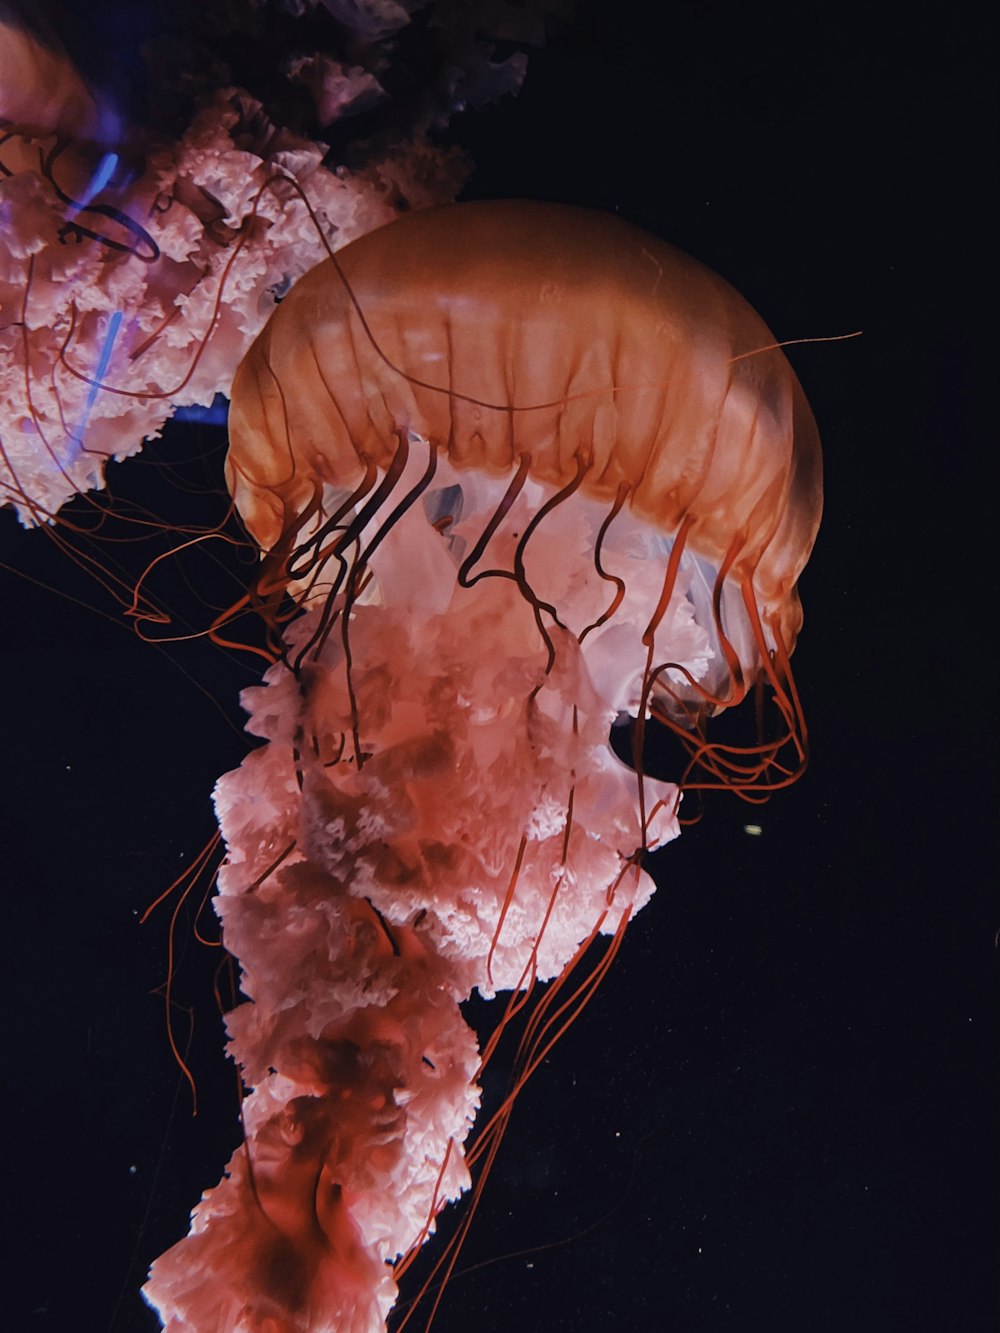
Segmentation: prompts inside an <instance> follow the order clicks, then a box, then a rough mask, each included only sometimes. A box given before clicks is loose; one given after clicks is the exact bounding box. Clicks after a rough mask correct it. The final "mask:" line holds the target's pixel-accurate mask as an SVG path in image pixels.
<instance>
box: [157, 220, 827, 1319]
mask: <svg viewBox="0 0 1000 1333" xmlns="http://www.w3.org/2000/svg"><path fill="white" fill-rule="evenodd" d="M227 479H228V483H229V487H230V490H231V493H232V496H233V499H234V501H235V504H236V506H237V508H238V510H239V513H240V515H241V516H242V520H243V522H244V524H245V525H246V529H247V531H248V532H249V533H250V534H251V535H252V537H253V539H254V540H255V542H256V543H257V546H258V547H259V550H260V563H259V567H258V571H257V574H256V577H255V578H254V581H253V585H252V588H251V591H250V601H251V603H252V604H253V605H254V606H255V607H256V609H257V610H258V611H259V613H260V614H261V615H262V616H263V617H264V619H265V621H266V623H267V625H268V626H269V629H270V631H271V633H272V635H273V640H274V644H275V661H274V664H273V665H272V666H271V667H270V668H269V670H268V671H267V673H266V676H265V678H264V683H263V684H262V685H260V686H258V687H254V688H251V689H249V690H248V691H246V692H245V693H244V696H243V703H244V706H245V708H246V710H247V712H248V714H249V721H248V723H247V726H248V729H249V731H250V732H251V733H253V734H254V735H255V736H257V737H259V738H261V739H262V740H263V742H264V743H263V744H262V745H261V746H260V747H259V748H257V749H255V750H253V751H252V752H251V753H249V754H248V755H247V757H246V759H245V760H244V761H243V763H242V764H241V766H240V767H239V768H238V769H237V770H236V771H235V772H232V773H229V774H228V775H226V776H225V777H223V778H222V779H221V780H220V782H219V783H218V786H217V788H216V792H215V805H216V809H217V813H218V817H219V822H220V827H221V831H222V834H223V837H224V840H225V846H226V856H225V860H224V862H223V865H222V867H221V869H220V873H219V879H218V896H217V898H216V900H215V905H216V911H217V913H218V915H219V917H220V919H221V922H222V928H223V939H224V942H225V945H226V948H227V949H228V950H229V951H230V953H231V954H233V955H234V956H235V958H236V959H237V960H238V962H239V967H240V977H241V980H240V985H241V990H242V994H243V999H242V1001H241V1002H240V1003H239V1004H238V1005H237V1006H236V1008H234V1009H233V1010H232V1011H231V1012H230V1013H229V1014H228V1016H227V1019H226V1022H227V1027H228V1032H229V1051H230V1054H231V1055H232V1056H233V1058H234V1059H235V1060H236V1062H237V1063H238V1065H239V1068H240V1071H241V1076H242V1080H243V1084H244V1086H245V1089H246V1096H245V1100H244V1101H243V1103H242V1110H241V1116H242V1122H243V1129H244V1134H245V1139H244V1142H243V1144H242V1145H241V1146H240V1147H239V1149H238V1150H237V1151H236V1152H235V1153H234V1155H233V1157H232V1159H231V1161H230V1162H229V1164H228V1167H227V1168H226V1172H225V1175H224V1177H223V1178H222V1180H221V1182H220V1183H219V1184H218V1185H217V1186H216V1187H214V1188H213V1189H209V1190H207V1191H206V1193H205V1194H204V1195H203V1197H202V1200H201V1202H200V1203H199V1204H198V1205H197V1207H196V1208H195V1210H194V1212H193V1214H192V1220H191V1229H190V1232H189V1234H188V1236H187V1237H186V1238H185V1239H183V1240H181V1241H179V1242H178V1243H177V1244H176V1245H175V1246H174V1247H173V1248H171V1249H170V1250H168V1251H167V1252H166V1253H165V1254H164V1255H163V1256H161V1257H160V1258H159V1259H158V1260H157V1261H156V1262H155V1263H154V1264H153V1267H152V1270H151V1273H150V1277H149V1281H148V1283H147V1285H146V1287H145V1288H144V1294H145V1296H146V1298H147V1300H148V1301H149V1302H150V1304H151V1305H152V1306H153V1307H154V1308H155V1309H156V1310H157V1311H158V1312H159V1313H160V1316H161V1318H162V1319H163V1322H164V1325H165V1327H166V1329H167V1330H169V1333H180V1331H181V1330H200V1331H201V1333H207V1331H208V1330H222V1329H227V1330H251V1329H252V1330H269V1331H270V1330H274V1331H277V1330H281V1333H292V1330H294V1331H295V1333H334V1331H335V1330H336V1333H379V1331H380V1330H383V1329H384V1328H385V1325H386V1320H387V1318H388V1316H389V1314H390V1311H391V1310H392V1307H393V1305H394V1303H395V1300H396V1297H397V1290H398V1285H397V1284H398V1281H399V1279H400V1277H401V1276H402V1274H403V1273H404V1272H405V1271H406V1269H407V1267H408V1265H409V1263H410V1262H411V1260H412V1258H413V1256H414V1255H415V1254H416V1253H417V1252H418V1251H419V1250H420V1249H421V1247H422V1246H423V1244H424V1243H425V1242H426V1241H427V1240H428V1238H429V1237H430V1236H431V1235H432V1234H433V1233H434V1231H435V1228H436V1219H437V1217H438V1215H439V1214H440V1212H441V1210H442V1209H443V1208H444V1207H445V1205H446V1204H447V1203H448V1202H449V1201H452V1200H455V1199H457V1198H458V1197H459V1196H460V1195H461V1194H462V1193H463V1192H464V1191H466V1190H468V1189H469V1188H470V1185H471V1183H472V1174H471V1173H472V1171H473V1170H475V1171H476V1173H477V1175H476V1184H475V1186H474V1191H473V1196H472V1197H473V1201H474V1200H475V1198H476V1197H477V1192H478V1191H479V1189H480V1188H481V1186H482V1182H483V1180H484V1179H485V1176H486V1174H487V1173H488V1169H489V1165H490V1163H491V1162H492V1159H493V1155H494V1154H495V1151H496V1148H497V1145H498V1143H499V1140H500V1138H501V1137H502V1135H503V1132H504V1129H505V1128H506V1124H507V1121H508V1119H509V1117H510V1112H511V1109H512V1107H513V1105H514V1102H515V1100H516V1096H517V1093H518V1091H519V1090H520V1088H521V1087H523V1086H524V1083H525V1081H526V1080H527V1079H528V1078H530V1077H531V1076H532V1074H533V1073H534V1071H535V1069H536V1068H537V1066H538V1064H539V1063H540V1061H541V1060H542V1059H543V1058H544V1056H545V1053H546V1052H547V1051H548V1050H549V1049H550V1048H551V1045H552V1043H553V1042H555V1041H556V1040H558V1038H559V1036H560V1034H561V1033H562V1032H563V1031H564V1030H565V1028H566V1027H567V1026H568V1025H569V1024H570V1023H571V1022H573V1021H574V1019H575V1018H576V1016H577V1015H578V1014H579V1012H580V1011H581V1010H582V1008H583V1007H584V1005H585V1004H586V1002H587V1000H588V998H589V996H590V995H591V994H592V993H593V990H594V988H595V987H596V986H597V985H599V983H600V981H601V978H602V976H603V975H604V974H605V972H606V970H607V968H608V967H609V966H610V965H611V962H612V961H613V959H614V956H615V953H616V952H617V949H618V947H619V945H620V942H621V940H622V936H623V932H624V930H625V928H626V926H627V924H628V922H629V921H630V920H631V918H632V917H633V916H634V915H635V914H636V913H637V912H638V911H639V910H640V909H641V908H642V907H643V906H644V905H645V904H646V903H647V902H648V900H649V898H650V895H651V893H652V889H653V884H652V881H651V879H650V877H649V875H648V874H647V872H646V870H645V869H644V868H643V854H644V853H645V852H646V851H647V850H649V849H652V848H655V847H658V846H661V845H663V844H665V843H667V842H669V841H670V840H671V839H672V838H674V837H676V836H677V834H678V831H679V818H680V803H681V798H682V795H683V794H684V791H685V790H687V789H689V788H690V787H693V786H697V785H705V786H726V787H730V788H732V789H735V790H737V791H740V792H742V793H743V794H745V795H754V796H755V795H762V794H763V795H766V794H767V792H768V791H770V790H772V789H774V788H776V787H779V786H782V785H784V784H785V783H786V782H788V781H790V780H791V778H792V777H793V776H794V773H795V771H796V769H797V768H798V767H800V766H801V764H802V763H803V762H804V759H805V728H804V723H803V719H802V715H801V709H800V706H799V701H798V695H797V693H796V689H795V686H794V682H793V679H792V675H791V670H790V665H789V657H790V654H791V652H792V650H793V648H794V645H795V640H796V637H797V635H798V632H799V629H800V625H801V610H800V603H799V599H798V595H797V591H796V581H797V579H798V576H799V574H800V572H801V570H802V568H803V565H804V563H805V561H806V559H807V558H808V555H809V552H810V548H811V546H812V542H813V540H814V537H815V533H816V530H817V525H818V521H819V516H820V509H821V478H820V457H819V445H818V438H817V434H816V429H815V425H814V422H813V419H812V416H811V413H810V411H809V408H808V405H807V403H806V401H805V398H804V395H803V393H802V390H801V388H800V386H799V384H798V382H797V380H796V377H795V375H794V373H793V372H792V370H791V367H790V366H789V364H788V361H787V360H786V358H785V356H784V353H783V352H782V350H781V348H780V347H779V346H777V345H776V343H775V340H774V338H773V336H772V335H771V334H770V332H769V331H768V329H767V328H766V327H765V325H764V324H763V322H762V321H761V319H760V318H759V317H758V316H757V315H756V314H755V313H754V312H753V311H752V310H751V309H750V307H749V306H748V305H747V304H746V303H745V302H744V301H743V300H742V298H740V297H739V296H738V295H737V294H736V293H735V292H734V291H733V290H732V289H731V288H730V287H729V286H728V285H727V284H726V283H725V282H724V281H722V280H721V279H720V278H718V277H716V276H715V275H714V274H712V273H711V272H709V271H708V270H707V269H705V268H703V267H702V266H701V265H699V264H698V263H696V262H695V261H693V260H691V259H689V258H688V257H686V256H685V255H683V254H681V253H680V252H678V251H676V250H674V249H673V248H671V247H670V246H668V245H666V244H665V243H664V242H662V241H660V240H658V239H656V238H655V237H652V236H649V235H647V234H645V233H644V232H642V231H640V230H638V229H636V228H634V227H632V226H631V225H629V224H627V223H626V222H624V221H622V220H620V219H618V218H615V217H611V216H607V215H603V214H597V213H591V212H587V211H584V210H579V209H575V208H572V207H567V206H560V205H545V204H537V203H528V202H517V201H503V202H480V203H463V204H456V205H447V206H444V207H441V208H436V209H430V210H427V211H424V212H421V213H417V214H412V215H409V216H406V217H403V218H401V219H399V220H396V221H394V222H391V223H389V224H388V225H386V226H385V227H382V228H380V229H378V230H376V231H374V232H372V233H370V234H369V235H367V236H365V237H363V238H361V239H359V240H357V241H355V242H353V243H352V244H351V245H349V246H347V247H346V248H344V249H343V250H341V251H339V252H338V253H337V254H336V255H333V254H331V255H330V256H329V257H328V258H327V260H325V261H324V262H322V263H321V264H320V265H319V266H318V267H316V268H314V269H312V271H311V272H310V273H308V274H307V275H306V276H305V277H304V278H302V279H301V280H300V281H299V283H298V284H297V285H296V286H295V287H294V289H293V290H292V291H291V292H290V294H289V295H288V296H287V297H286V299H285V300H284V301H283V303H282V304H281V305H280V307H279V308H278V309H277V310H276V311H275V312H274V314H273V315H272V316H271V318H270V320H269V322H268V324H267V325H266V327H265V328H264V330H263V332H262V333H261V334H260V335H259V337H258V338H257V339H256V341H255V342H254V344H253V346H252V348H251V349H250V351H249V353H248V355H247V356H246V358H245V359H244V361H243V362H242V364H241V366H240V368H239V370H238V372H237V374H236V377H235V380H234V383H233V392H232V406H231V412H230V449H229V456H228V462H227ZM752 689H758V690H762V691H763V692H764V693H765V694H766V695H767V696H768V697H769V698H770V700H771V702H772V704H773V709H772V713H773V719H774V721H773V725H772V726H771V727H770V729H769V730H768V731H766V733H763V732H762V734H761V737H760V739H759V741H758V743H757V744H756V745H751V746H746V747H741V748H739V749H735V748H727V747H726V746H724V745H721V744H718V743H715V742H713V741H712V740H711V733H710V731H709V730H708V729H707V728H706V719H708V718H710V717H711V716H712V715H714V714H716V713H718V712H720V711H722V710H724V709H727V708H730V707H732V706H734V705H736V704H738V703H740V701H741V700H743V699H744V698H745V696H746V695H747V693H748V692H749V691H751V690H752ZM624 724H629V725H630V726H631V728H632V732H633V763H632V764H631V765H630V764H628V763H626V762H624V761H623V760H621V759H620V758H618V756H617V754H616V752H615V751H614V750H613V748H612V746H611V744H610V737H611V733H612V731H613V729H614V728H615V727H616V726H618V725H624ZM657 725H662V726H665V727H667V728H669V729H670V730H672V731H673V732H674V734H675V735H676V736H677V737H678V738H679V739H680V740H681V741H682V742H683V743H684V745H685V746H686V750H687V754H688V756H689V758H688V760H687V762H686V764H685V767H684V770H683V772H679V773H678V774H677V775H676V778H675V780H673V781H667V780H660V779H654V778H653V777H651V776H650V775H649V774H647V773H646V772H645V771H644V766H643V762H642V739H643V734H644V731H645V729H646V728H647V727H651V726H657ZM473 991H478V992H479V993H480V994H481V995H483V996H486V997H492V996H496V995H498V993H502V994H503V995H504V996H505V997H506V998H501V999H498V1000H497V1001H496V1003H497V1006H498V1015H499V1016H498V1020H497V1025H496V1031H495V1032H494V1033H493V1034H492V1035H489V1036H487V1037H485V1038H484V1039H483V1040H482V1042H480V1040H479V1038H477V1035H476V1033H474V1032H473V1030H472V1029H471V1027H470V1026H469V1024H468V1023H467V1022H466V1020H465V1018H464V1016H463V1012H462V1005H463V1003H464V1002H465V1001H466V1000H467V999H468V997H469V996H470V995H471V994H472V993H473ZM518 1019H520V1020H521V1021H522V1022H523V1024H524V1026H523V1031H522V1033H521V1037H520V1043H519V1046H518V1053H517V1058H516V1061H515V1070H514V1074H513V1076H512V1080H511V1085H510V1089H509V1092H508V1094H507V1095H506V1097H505V1098H504V1099H503V1100H502V1102H501V1104H500V1105H499V1106H498V1107H496V1108H491V1109H490V1113H489V1115H488V1117H487V1118H486V1120H485V1123H483V1124H480V1125H478V1126H477V1127H476V1130H475V1137H472V1132H473V1126H474V1124H475V1121H476V1114H477V1110H478V1109H479V1103H480V1090H479V1084H480V1079H481V1076H482V1071H483V1069H484V1066H485V1065H486V1063H487V1062H488V1061H489V1059H490V1058H491V1056H492V1055H493V1053H494V1050H495V1049H496V1042H497V1039H498V1035H497V1034H499V1033H502V1032H503V1031H504V1030H505V1029H507V1028H508V1027H509V1026H510V1025H511V1024H513V1023H515V1022H517V1021H518ZM459 1238H460V1234H459ZM453 1262H454V1249H453V1248H452V1249H451V1250H450V1251H448V1252H446V1255H445V1257H444V1258H443V1260H442V1263H443V1267H442V1269H441V1272H440V1276H442V1277H447V1274H448V1272H449V1271H450V1264H451V1263H453ZM431 1313H433V1310H432V1311H431ZM412 1314H413V1312H412V1310H411V1315H412ZM409 1317H410V1316H408V1317H407V1319H404V1321H403V1325H401V1327H402V1326H404V1325H405V1324H406V1323H407V1322H408V1319H409Z"/></svg>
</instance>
